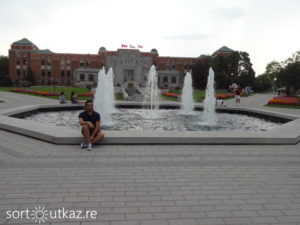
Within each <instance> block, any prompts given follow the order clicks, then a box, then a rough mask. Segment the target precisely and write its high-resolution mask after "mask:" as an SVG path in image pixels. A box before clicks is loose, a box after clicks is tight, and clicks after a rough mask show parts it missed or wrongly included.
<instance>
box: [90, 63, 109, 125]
mask: <svg viewBox="0 0 300 225" xmlns="http://www.w3.org/2000/svg"><path fill="white" fill-rule="evenodd" d="M110 71H111V72H109V73H108V74H107V75H106V74H105V68H104V67H102V69H100V71H99V73H98V85H97V88H96V93H95V100H94V103H95V111H96V112H99V113H100V116H101V124H104V125H108V126H109V125H112V124H113V121H112V118H111V114H112V113H113V111H114V100H113V99H114V98H113V97H112V96H113V95H114V90H113V72H112V69H110Z"/></svg>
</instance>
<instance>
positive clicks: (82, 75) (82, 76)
mask: <svg viewBox="0 0 300 225" xmlns="http://www.w3.org/2000/svg"><path fill="white" fill-rule="evenodd" d="M80 81H85V74H84V73H81V74H80Z"/></svg>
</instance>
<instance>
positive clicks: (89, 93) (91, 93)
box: [78, 91, 95, 97]
mask: <svg viewBox="0 0 300 225" xmlns="http://www.w3.org/2000/svg"><path fill="white" fill-rule="evenodd" d="M94 94H95V92H94V91H92V92H84V93H81V94H79V95H78V96H79V97H91V96H92V95H94Z"/></svg>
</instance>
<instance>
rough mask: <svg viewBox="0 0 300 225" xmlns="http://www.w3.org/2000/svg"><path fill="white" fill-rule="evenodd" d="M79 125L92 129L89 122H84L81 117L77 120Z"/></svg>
mask: <svg viewBox="0 0 300 225" xmlns="http://www.w3.org/2000/svg"><path fill="white" fill-rule="evenodd" d="M79 124H80V126H89V127H90V128H93V127H94V125H93V124H92V123H91V122H90V121H84V120H83V119H82V117H80V118H79Z"/></svg>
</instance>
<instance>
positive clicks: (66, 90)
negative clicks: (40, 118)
mask: <svg viewBox="0 0 300 225" xmlns="http://www.w3.org/2000/svg"><path fill="white" fill-rule="evenodd" d="M15 88H17V89H27V90H39V91H48V92H54V88H53V87H52V86H43V87H25V88H19V87H0V91H9V90H10V89H15ZM62 91H63V92H64V94H65V96H66V97H67V101H70V95H71V92H72V91H74V92H75V94H76V95H79V94H81V93H84V92H88V91H89V90H88V89H87V88H78V87H55V93H60V92H62ZM14 93H17V94H25V95H33V96H38V97H43V98H51V99H59V96H41V95H35V94H30V93H19V92H14ZM115 96H116V99H117V100H123V99H124V98H123V94H121V93H116V94H115ZM87 99H90V97H78V100H87Z"/></svg>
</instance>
